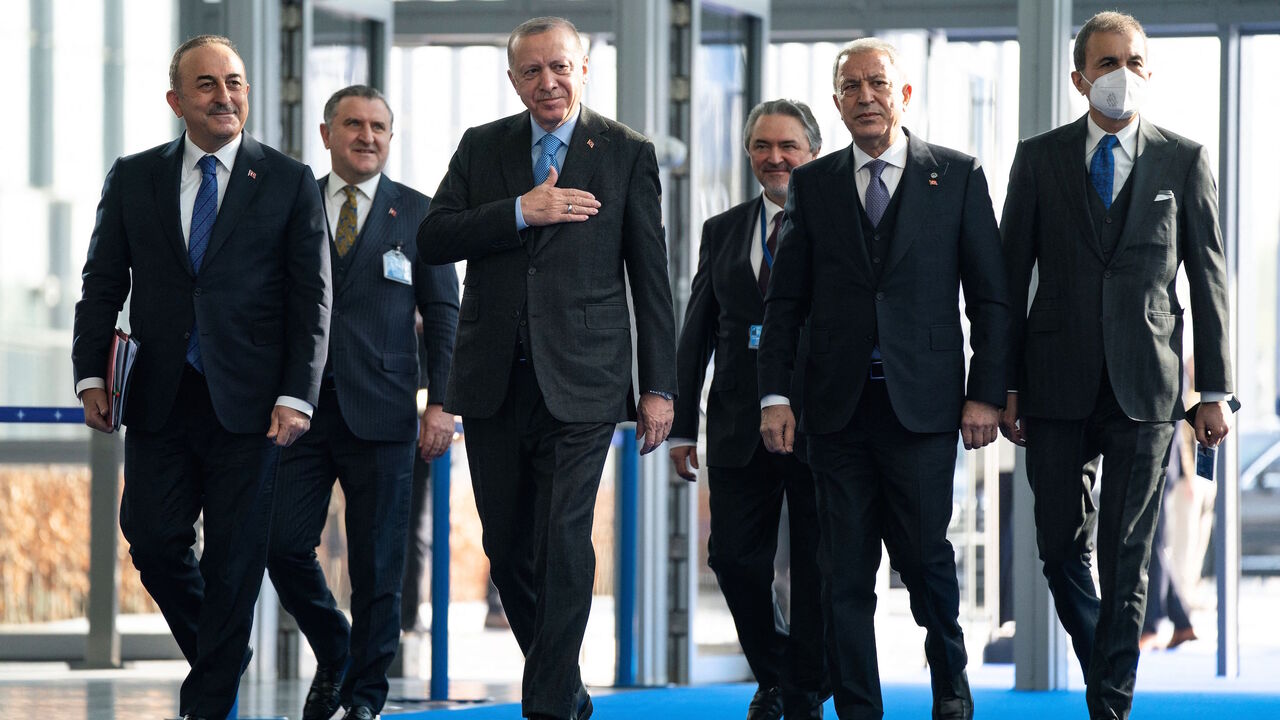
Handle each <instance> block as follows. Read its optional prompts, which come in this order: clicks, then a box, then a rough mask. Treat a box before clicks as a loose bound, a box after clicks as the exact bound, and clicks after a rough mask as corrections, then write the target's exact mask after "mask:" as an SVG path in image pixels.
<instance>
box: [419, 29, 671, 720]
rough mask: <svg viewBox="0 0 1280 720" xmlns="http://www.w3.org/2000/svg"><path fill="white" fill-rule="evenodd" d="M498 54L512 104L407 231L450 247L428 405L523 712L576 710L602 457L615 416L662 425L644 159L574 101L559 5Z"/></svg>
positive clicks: (428, 244)
mask: <svg viewBox="0 0 1280 720" xmlns="http://www.w3.org/2000/svg"><path fill="white" fill-rule="evenodd" d="M507 60H508V65H509V68H510V69H509V70H508V71H507V75H508V77H509V78H510V80H511V84H512V86H513V87H514V88H515V90H516V93H517V94H518V95H519V96H520V99H521V101H522V102H523V103H524V105H525V107H527V108H528V109H529V111H528V112H523V113H520V114H518V115H513V116H511V117H507V118H504V119H501V120H497V121H494V122H492V123H489V124H487V125H482V126H479V127H474V128H471V129H470V130H468V131H467V132H466V133H465V134H464V135H463V137H462V141H461V144H460V145H459V147H458V150H457V152H456V153H454V156H453V159H452V160H451V161H450V162H449V171H448V173H447V174H446V175H445V177H444V180H443V181H441V183H440V189H439V190H438V191H437V192H436V196H435V200H434V201H433V202H432V204H431V212H430V213H429V214H428V215H427V219H426V221H425V222H424V223H423V224H422V228H421V229H420V230H419V232H418V244H419V252H421V253H422V254H423V255H424V256H425V257H426V258H427V260H428V261H429V262H436V263H452V262H455V261H458V260H466V261H467V275H466V279H465V280H464V285H465V291H464V293H463V297H462V310H461V315H460V322H459V324H458V341H457V348H456V353H457V354H456V358H457V360H456V362H454V364H453V371H452V373H451V374H450V376H449V389H448V393H447V398H446V401H445V407H446V408H447V409H448V410H449V411H451V412H455V413H457V414H460V415H462V421H463V425H464V427H465V428H466V432H465V438H466V443H467V458H468V462H469V464H470V466H471V479H472V483H473V484H474V485H475V496H476V508H477V510H478V511H479V513H480V521H481V523H482V526H483V529H484V549H485V553H486V554H487V555H488V556H489V561H490V564H491V569H490V571H491V573H492V576H493V580H494V583H495V584H496V585H497V587H498V591H499V592H500V593H501V595H502V603H503V605H504V607H505V608H506V611H507V617H508V619H509V620H510V621H511V629H512V632H513V633H514V634H515V636H516V640H517V641H518V642H519V643H520V648H521V650H522V651H524V654H525V670H524V688H523V696H524V702H523V711H524V714H525V715H526V716H528V717H531V718H534V717H536V718H579V719H582V718H586V717H588V716H589V715H590V714H591V710H592V705H591V701H590V697H589V696H588V695H587V693H586V690H585V689H583V687H582V682H581V679H580V673H579V669H578V662H577V660H578V652H579V649H580V647H581V644H582V636H583V633H584V631H585V629H586V622H587V614H588V611H589V610H590V605H591V586H592V582H593V579H594V575H595V553H594V552H593V550H592V547H591V520H592V511H593V508H594V506H595V499H596V490H597V488H598V487H599V483H600V472H601V469H602V467H603V464H604V459H605V454H606V453H607V452H608V449H609V442H610V438H611V437H612V435H613V430H614V425H615V423H617V422H618V421H619V420H623V419H626V418H628V417H629V416H632V415H633V414H637V415H638V417H636V433H637V436H638V437H643V439H644V442H643V446H642V448H641V452H643V453H647V452H650V451H652V450H653V449H654V448H656V447H657V446H658V445H659V444H661V443H662V441H663V440H665V439H666V437H667V432H668V431H669V430H670V428H671V415H672V398H673V395H674V392H675V389H676V378H675V317H674V313H673V312H672V305H671V287H670V284H669V281H668V279H667V255H666V245H665V242H664V238H663V232H662V210H661V207H660V202H659V186H658V166H657V160H656V157H655V155H654V151H653V145H652V144H651V143H649V142H648V141H647V140H645V139H644V138H643V137H642V136H640V135H639V134H637V133H635V132H634V131H632V130H631V129H629V128H627V127H626V126H624V125H621V124H619V123H617V122H614V121H612V120H608V119H606V118H603V117H601V116H599V115H597V114H596V113H594V112H592V111H591V110H589V109H588V108H586V107H585V106H583V105H582V103H581V97H582V91H583V87H584V85H585V83H586V79H587V57H586V55H585V53H584V52H583V49H582V44H581V41H580V39H579V36H578V32H577V29H576V28H575V27H574V26H573V24H572V23H570V22H569V21H568V20H565V19H563V18H550V17H544V18H535V19H533V20H529V21H527V22H525V23H523V24H521V25H520V26H519V27H517V28H516V29H515V30H514V31H513V32H512V33H511V37H510V39H509V40H508V41H507ZM624 278H625V279H626V280H629V281H630V285H631V298H632V300H633V303H634V307H635V323H636V331H637V337H638V342H637V350H638V352H637V362H638V364H639V368H638V370H639V382H640V385H639V390H641V391H642V393H641V394H640V395H639V407H638V408H636V407H634V405H633V402H634V401H633V399H632V398H633V397H634V394H633V393H634V389H633V388H632V383H631V361H632V357H631V356H632V347H631V319H632V314H631V312H630V311H629V309H628V305H627V289H626V282H625V281H624Z"/></svg>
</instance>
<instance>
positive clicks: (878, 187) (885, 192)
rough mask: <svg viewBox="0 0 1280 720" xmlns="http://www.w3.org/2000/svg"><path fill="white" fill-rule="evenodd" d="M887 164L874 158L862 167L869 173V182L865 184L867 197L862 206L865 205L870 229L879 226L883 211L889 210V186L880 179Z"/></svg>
mask: <svg viewBox="0 0 1280 720" xmlns="http://www.w3.org/2000/svg"><path fill="white" fill-rule="evenodd" d="M888 164H889V163H887V162H885V161H884V160H881V159H879V158H876V159H875V160H872V161H871V162H869V163H867V164H866V165H863V167H865V168H866V169H867V170H869V171H871V182H870V183H867V197H866V202H865V203H864V205H866V209H867V217H868V218H870V219H871V226H872V227H875V226H877V225H879V224H880V218H882V217H884V211H885V210H887V209H888V208H889V186H888V185H885V184H884V180H882V179H880V173H882V172H884V166H885V165H888Z"/></svg>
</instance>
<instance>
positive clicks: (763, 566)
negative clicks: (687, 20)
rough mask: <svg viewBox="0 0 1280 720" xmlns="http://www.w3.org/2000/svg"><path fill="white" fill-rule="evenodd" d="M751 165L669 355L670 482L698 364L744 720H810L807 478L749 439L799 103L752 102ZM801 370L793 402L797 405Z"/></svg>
mask: <svg viewBox="0 0 1280 720" xmlns="http://www.w3.org/2000/svg"><path fill="white" fill-rule="evenodd" d="M742 137H743V145H744V146H745V147H746V150H747V156H748V157H749V158H750V160H751V170H752V172H754V173H755V176H756V179H757V180H759V181H760V185H761V186H762V187H763V188H764V192H763V193H761V195H760V197H757V198H754V199H752V200H748V201H747V202H744V203H742V204H741V205H737V206H735V207H732V208H730V209H729V210H726V211H725V212H723V213H721V214H719V215H716V216H715V217H713V218H711V219H710V220H707V222H706V224H705V225H703V227H702V246H701V249H700V251H699V255H700V257H699V259H698V272H697V273H696V274H695V275H694V276H693V285H692V288H691V291H690V294H689V305H688V307H687V309H686V310H685V316H684V329H683V330H682V331H681V332H680V344H679V347H678V350H677V353H676V367H677V370H678V379H679V385H678V387H679V391H680V392H679V399H678V400H677V401H676V414H675V421H674V422H673V423H672V427H671V435H672V437H671V438H670V439H669V440H668V444H669V446H670V448H671V449H670V454H671V461H672V463H673V464H674V465H675V470H676V473H677V474H678V475H680V476H681V477H683V478H685V479H686V480H690V481H693V480H696V479H697V477H698V476H697V474H696V470H697V468H698V449H697V437H698V414H699V408H698V404H699V399H700V398H701V397H702V383H703V379H704V378H705V376H706V371H707V362H708V361H709V360H710V359H711V357H712V356H713V355H714V357H715V374H714V376H713V377H712V380H711V394H710V395H709V396H708V398H707V476H708V482H709V483H710V498H711V536H710V538H709V539H708V541H707V564H708V565H710V566H711V568H712V569H713V570H715V573H716V579H717V580H718V581H719V582H720V589H721V591H722V592H724V598H725V602H726V603H727V604H728V606H729V612H730V613H731V614H732V615H733V621H734V625H735V627H737V630H738V641H739V642H740V643H741V644H742V652H743V654H744V655H746V658H747V663H748V664H749V665H750V666H751V672H752V673H753V674H754V675H755V678H756V683H757V684H758V686H759V687H758V689H757V690H756V694H755V697H753V698H752V700H751V704H750V706H749V707H748V709H747V720H776V719H777V718H780V717H782V714H783V711H784V709H785V711H786V716H787V718H788V720H793V719H798V718H821V717H822V703H823V701H825V700H826V697H827V694H828V693H826V692H824V690H823V688H824V687H825V686H826V678H825V674H826V668H825V666H824V664H823V644H822V605H821V598H820V594H819V589H820V581H819V577H818V522H817V520H818V519H817V509H816V508H815V506H814V498H813V476H812V475H811V474H810V473H809V466H808V465H807V464H806V463H805V462H804V461H802V460H801V459H800V457H799V455H800V454H791V455H777V454H774V453H770V452H767V451H766V450H765V448H764V445H763V443H762V442H761V441H760V428H759V425H760V423H759V418H758V416H759V413H760V394H759V392H757V383H756V351H757V348H758V347H759V342H760V326H761V323H762V322H763V321H764V291H765V288H767V287H768V285H769V274H770V268H771V267H772V265H773V257H774V253H775V252H776V251H777V242H778V237H777V235H778V225H779V223H780V222H781V220H782V206H783V205H784V204H785V203H786V202H787V183H788V182H789V181H790V179H791V171H792V170H793V169H795V168H796V167H798V166H800V165H803V164H804V163H806V162H809V161H810V160H812V159H814V158H815V157H817V156H818V151H819V150H820V149H821V148H822V136H821V133H820V131H819V130H818V123H817V121H816V120H815V119H814V117H813V112H812V111H810V110H809V106H807V105H805V104H804V103H799V102H793V101H791V100H770V101H767V102H763V103H760V104H759V105H757V106H755V107H754V108H752V110H751V112H750V113H749V114H748V115H747V122H746V127H745V128H744V129H743V132H742ZM800 375H801V374H800V373H797V374H796V378H795V380H794V381H793V383H792V392H791V393H790V396H791V397H794V398H796V400H797V402H796V404H797V406H798V405H799V399H800V387H801V386H800V384H799V381H800ZM784 496H785V498H786V503H787V512H788V514H789V516H790V522H789V523H788V527H789V528H790V530H789V534H790V541H791V542H790V556H791V561H790V566H791V573H790V575H791V598H792V604H791V630H790V636H789V637H788V636H786V635H783V634H781V633H779V632H778V630H777V629H776V627H775V622H774V610H773V598H772V584H773V576H774V554H775V553H776V552H777V545H778V523H779V519H780V516H781V513H782V507H783V505H782V503H783V498H784Z"/></svg>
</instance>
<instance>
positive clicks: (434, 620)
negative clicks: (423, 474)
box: [431, 450, 453, 700]
mask: <svg viewBox="0 0 1280 720" xmlns="http://www.w3.org/2000/svg"><path fill="white" fill-rule="evenodd" d="M452 454H453V453H452V451H450V450H445V451H444V454H443V455H441V456H440V457H438V458H436V459H435V461H433V462H432V463H431V699H432V700H445V699H448V697H449V456H450V455H452Z"/></svg>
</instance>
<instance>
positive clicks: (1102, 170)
mask: <svg viewBox="0 0 1280 720" xmlns="http://www.w3.org/2000/svg"><path fill="white" fill-rule="evenodd" d="M1118 142H1120V140H1119V139H1117V138H1116V136H1115V135H1103V136H1102V139H1101V140H1099V141H1098V149H1097V150H1094V151H1093V160H1091V161H1090V162H1089V179H1090V180H1091V181H1093V189H1094V190H1097V191H1098V196H1099V197H1101V198H1102V204H1103V205H1104V206H1105V207H1106V208H1107V209H1108V210H1110V209H1111V194H1112V191H1113V190H1114V183H1115V177H1116V159H1115V157H1114V156H1113V155H1112V154H1111V149H1112V148H1114V147H1115V146H1116V143H1118Z"/></svg>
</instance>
